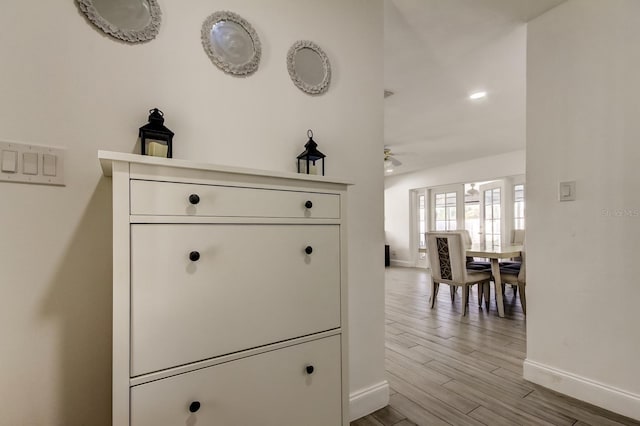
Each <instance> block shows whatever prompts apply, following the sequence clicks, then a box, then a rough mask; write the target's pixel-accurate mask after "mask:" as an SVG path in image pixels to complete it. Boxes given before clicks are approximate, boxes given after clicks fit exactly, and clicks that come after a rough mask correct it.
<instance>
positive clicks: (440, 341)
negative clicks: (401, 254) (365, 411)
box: [351, 268, 640, 426]
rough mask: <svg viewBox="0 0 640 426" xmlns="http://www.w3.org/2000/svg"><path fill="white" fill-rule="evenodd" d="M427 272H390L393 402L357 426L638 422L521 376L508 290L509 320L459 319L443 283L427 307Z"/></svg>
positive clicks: (473, 302) (515, 313)
mask: <svg viewBox="0 0 640 426" xmlns="http://www.w3.org/2000/svg"><path fill="white" fill-rule="evenodd" d="M429 292H430V287H429V275H428V274H427V272H426V271H425V270H424V269H413V268H387V269H386V346H387V350H386V370H387V380H388V381H389V384H390V386H391V389H392V390H391V396H390V400H391V401H390V404H389V406H388V407H386V408H383V409H382V410H379V411H377V412H375V413H373V414H371V415H369V416H366V417H364V418H362V419H359V420H356V421H354V422H352V423H351V425H352V426H381V425H385V426H390V425H395V426H410V425H454V426H458V425H471V426H477V425H490V426H501V425H509V426H512V425H576V426H585V425H592V426H613V425H640V422H635V421H633V420H630V419H628V418H625V417H621V416H619V415H617V414H614V413H611V412H608V411H605V410H602V409H600V408H597V407H594V406H591V405H588V404H585V403H583V402H580V401H577V400H574V399H571V398H567V397H565V396H562V395H560V394H557V393H554V392H552V391H549V390H547V389H544V388H542V387H539V386H536V385H534V384H532V383H529V382H527V381H525V380H524V379H523V378H522V362H523V360H524V358H525V353H526V338H525V331H526V329H525V318H524V315H523V314H522V309H521V308H520V302H519V300H518V298H517V297H514V295H513V292H512V290H511V289H510V288H507V290H506V296H505V311H506V312H505V318H499V317H498V316H497V313H496V306H495V300H493V299H494V296H493V289H492V303H491V306H490V310H489V312H486V311H485V310H483V309H480V308H478V299H477V295H476V294H473V295H472V297H471V299H470V301H469V314H468V315H467V316H466V317H465V318H463V319H461V318H460V308H461V307H460V299H461V298H460V290H458V297H457V298H456V303H455V304H454V305H452V304H451V298H450V295H449V287H448V286H445V285H443V286H441V291H440V292H439V294H438V300H437V303H436V307H435V308H434V309H430V308H429V305H428V299H429Z"/></svg>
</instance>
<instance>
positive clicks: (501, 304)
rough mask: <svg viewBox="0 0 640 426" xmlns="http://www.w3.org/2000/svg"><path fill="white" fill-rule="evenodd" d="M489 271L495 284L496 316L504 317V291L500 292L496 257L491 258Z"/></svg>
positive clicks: (500, 282)
mask: <svg viewBox="0 0 640 426" xmlns="http://www.w3.org/2000/svg"><path fill="white" fill-rule="evenodd" d="M491 272H492V273H493V282H494V283H495V285H496V304H497V305H498V316H499V317H501V318H503V317H504V293H503V292H502V280H501V279H500V265H499V263H498V259H491Z"/></svg>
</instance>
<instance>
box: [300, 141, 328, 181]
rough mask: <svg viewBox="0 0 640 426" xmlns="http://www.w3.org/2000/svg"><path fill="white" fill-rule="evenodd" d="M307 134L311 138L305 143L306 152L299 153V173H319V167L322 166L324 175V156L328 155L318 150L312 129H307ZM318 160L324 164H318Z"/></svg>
mask: <svg viewBox="0 0 640 426" xmlns="http://www.w3.org/2000/svg"><path fill="white" fill-rule="evenodd" d="M307 136H309V140H308V141H307V143H306V144H305V145H304V148H305V149H304V152H303V153H302V154H300V155H298V173H305V174H308V175H317V174H320V173H318V168H319V167H321V168H322V176H324V158H325V157H326V155H324V154H323V153H321V152H320V151H318V144H317V143H316V142H315V141H314V140H313V132H312V131H311V129H309V130H307ZM316 161H320V162H321V163H322V164H321V165H317V164H316Z"/></svg>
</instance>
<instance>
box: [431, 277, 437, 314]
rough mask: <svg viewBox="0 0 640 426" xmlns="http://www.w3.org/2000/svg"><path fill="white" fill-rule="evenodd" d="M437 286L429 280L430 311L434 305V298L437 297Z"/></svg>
mask: <svg viewBox="0 0 640 426" xmlns="http://www.w3.org/2000/svg"><path fill="white" fill-rule="evenodd" d="M438 285H439V284H437V283H436V282H435V281H433V280H431V309H433V307H434V306H435V304H436V297H437V296H438Z"/></svg>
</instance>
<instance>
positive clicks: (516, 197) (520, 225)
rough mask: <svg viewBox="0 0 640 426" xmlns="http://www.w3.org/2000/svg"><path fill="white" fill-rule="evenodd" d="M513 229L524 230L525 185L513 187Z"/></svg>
mask: <svg viewBox="0 0 640 426" xmlns="http://www.w3.org/2000/svg"><path fill="white" fill-rule="evenodd" d="M513 229H524V184H518V185H514V186H513Z"/></svg>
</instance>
